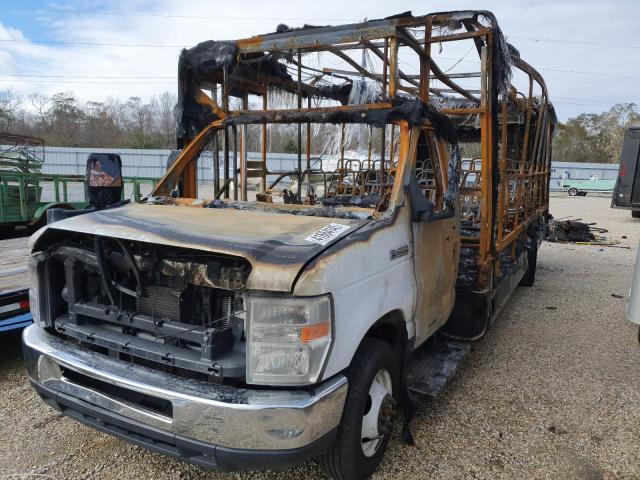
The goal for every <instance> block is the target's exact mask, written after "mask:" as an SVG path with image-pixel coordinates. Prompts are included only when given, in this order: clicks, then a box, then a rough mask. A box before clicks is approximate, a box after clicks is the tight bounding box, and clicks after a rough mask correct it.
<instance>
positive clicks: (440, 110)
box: [155, 11, 556, 338]
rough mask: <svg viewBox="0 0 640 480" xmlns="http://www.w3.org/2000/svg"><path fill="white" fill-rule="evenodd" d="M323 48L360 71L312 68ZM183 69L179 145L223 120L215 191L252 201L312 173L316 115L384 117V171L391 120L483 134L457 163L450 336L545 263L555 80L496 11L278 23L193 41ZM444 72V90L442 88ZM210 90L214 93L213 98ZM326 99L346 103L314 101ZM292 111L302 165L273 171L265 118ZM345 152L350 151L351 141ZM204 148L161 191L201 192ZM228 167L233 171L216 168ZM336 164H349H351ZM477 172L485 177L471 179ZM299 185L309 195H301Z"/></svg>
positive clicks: (389, 166)
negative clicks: (257, 185)
mask: <svg viewBox="0 0 640 480" xmlns="http://www.w3.org/2000/svg"><path fill="white" fill-rule="evenodd" d="M464 40H471V41H473V43H474V45H475V51H476V54H477V56H478V59H479V62H480V68H479V71H478V72H467V73H447V72H445V71H443V69H441V68H440V67H439V66H438V63H437V62H436V59H435V58H434V55H432V47H433V45H434V44H442V43H445V42H460V41H464ZM401 48H406V49H407V50H409V51H410V52H412V53H413V54H415V55H417V57H418V60H419V72H420V73H419V74H418V75H411V74H408V73H406V72H405V71H403V69H402V67H401V65H400V64H401V63H402V60H401V59H400V56H399V51H400V49H401ZM353 51H360V52H362V54H363V58H364V55H365V54H368V55H372V56H373V57H374V58H376V59H377V60H379V61H380V62H381V63H382V70H381V71H377V72H376V71H372V69H368V68H366V67H365V66H364V65H363V64H361V63H359V62H357V61H356V60H354V58H353V57H351V56H350V55H349V52H353ZM311 52H324V53H328V54H331V55H333V56H334V57H335V58H336V59H338V60H340V61H342V62H344V63H346V64H347V65H348V66H349V67H351V68H352V70H344V69H336V68H323V69H318V68H313V67H311V66H308V65H305V64H304V63H303V55H306V54H308V53H311ZM287 64H288V66H287ZM290 70H291V71H292V73H293V74H294V75H291V74H290V73H289V71H290ZM303 72H305V73H306V74H309V75H310V80H309V79H308V80H307V81H305V82H303V81H302V73H303ZM515 72H519V74H520V75H523V76H524V78H525V79H526V82H527V84H528V88H527V89H526V90H525V92H524V93H521V92H519V91H518V90H517V89H516V87H515V86H514V85H512V83H511V78H512V75H513V74H514V73H515ZM178 73H179V103H178V108H177V112H178V113H179V127H178V138H177V143H178V147H179V148H184V147H186V146H189V145H193V144H192V143H191V142H192V141H193V140H199V139H201V138H202V135H203V133H204V132H205V131H206V130H208V129H210V128H212V127H215V128H221V129H222V130H223V132H224V133H223V134H222V135H220V136H218V134H216V141H217V142H219V144H220V145H222V146H223V155H222V158H219V154H218V151H217V150H218V149H216V152H215V154H214V155H215V156H214V176H215V178H214V189H215V194H216V197H217V198H218V197H220V196H222V195H224V197H225V198H229V197H230V185H234V188H233V198H234V199H235V200H238V199H239V200H242V201H245V200H246V199H247V178H251V177H258V178H260V179H261V181H262V185H263V188H265V189H266V186H267V183H266V182H267V176H268V175H270V174H274V173H275V174H281V175H284V174H294V175H295V174H297V176H298V178H299V179H303V178H304V176H305V175H310V174H311V173H310V172H312V165H311V158H312V155H311V130H310V128H311V127H310V126H311V124H312V123H314V122H329V123H337V124H342V131H343V132H344V125H345V123H346V122H360V123H368V124H370V125H375V126H381V127H382V130H383V133H382V135H381V138H380V157H381V161H380V162H379V165H378V171H379V172H378V173H379V174H380V175H381V176H382V177H383V178H384V175H385V170H386V171H387V172H391V171H392V170H393V168H394V165H393V148H394V142H393V135H394V134H393V129H394V125H393V123H392V124H391V125H390V126H389V125H387V123H389V122H394V121H395V122H399V121H406V122H408V123H409V125H410V126H416V125H420V124H421V123H422V122H427V121H428V122H429V123H430V124H431V125H432V126H433V127H434V128H435V130H436V134H437V135H438V136H441V137H443V138H445V139H446V140H447V141H448V142H449V143H452V144H453V143H455V142H456V141H459V142H460V143H461V144H463V145H464V144H472V143H475V144H477V145H478V146H479V158H472V159H470V160H469V161H463V162H462V165H461V168H460V169H459V172H458V173H459V177H460V196H461V206H460V208H461V212H460V214H461V221H462V232H463V235H462V239H461V240H462V250H461V252H462V254H461V261H460V272H459V281H458V286H457V291H458V301H457V302H456V305H457V307H456V309H455V310H454V313H453V314H452V318H451V320H450V322H449V323H448V325H447V326H446V327H445V331H447V332H448V333H449V334H450V335H452V336H456V337H463V338H475V337H479V336H481V335H482V334H483V333H484V331H485V330H486V328H487V326H488V324H489V322H490V319H491V318H492V317H493V316H495V314H496V313H497V312H498V311H499V310H500V308H501V306H502V305H503V304H504V302H505V301H506V299H507V297H508V296H509V293H510V292H511V291H512V290H513V287H514V285H511V284H512V283H513V282H514V281H515V282H516V284H517V282H518V281H520V278H521V277H522V275H517V278H516V277H514V275H510V273H514V272H525V271H527V269H528V264H530V263H535V252H536V251H537V246H538V244H539V242H540V238H541V237H542V233H541V231H542V230H543V229H544V228H545V226H546V216H547V215H548V202H549V189H548V185H549V178H550V176H549V174H550V161H551V139H552V135H553V131H554V127H555V123H556V117H555V112H554V109H553V106H552V104H551V102H550V100H549V95H548V92H547V88H546V85H545V82H544V79H543V78H542V76H541V75H540V74H539V73H538V72H537V71H536V70H535V69H534V68H533V67H532V66H531V65H529V64H528V63H527V62H525V61H524V60H523V59H521V58H520V55H519V52H518V51H517V50H516V49H515V48H514V47H512V46H511V45H509V44H508V43H507V42H506V41H505V39H504V37H503V35H502V32H501V30H500V28H499V26H498V24H497V21H496V19H495V17H494V16H493V14H492V13H490V12H487V11H458V12H444V13H435V14H429V15H425V16H420V17H414V16H412V15H411V14H410V12H407V13H403V14H400V15H396V16H393V17H389V18H385V19H380V20H371V21H367V22H363V23H358V24H351V25H342V26H319V27H318V26H308V25H306V26H304V27H303V28H300V29H290V28H288V27H287V26H285V25H280V26H279V27H278V31H277V32H276V33H273V34H267V35H261V36H256V37H251V38H247V39H242V40H238V41H225V42H216V41H209V42H203V43H201V44H199V45H197V46H196V47H194V48H192V49H189V50H184V51H183V53H182V55H181V57H180V63H179V72H178ZM469 78H478V79H479V82H480V88H479V89H477V90H473V89H470V88H468V87H464V86H462V85H461V84H460V82H459V81H458V80H460V79H469ZM327 79H329V80H328V81H327ZM357 79H366V80H367V81H372V82H377V83H378V84H379V87H380V95H379V96H378V98H376V99H375V101H373V102H369V103H366V104H361V105H357V106H356V105H349V104H348V103H349V96H350V93H351V90H352V89H353V88H354V85H355V81H356V80H357ZM336 80H338V81H339V83H338V82H336ZM322 82H324V84H322V85H321V83H322ZM438 82H439V83H441V84H443V85H444V86H445V87H446V88H439V87H438V85H437V83H438ZM205 90H209V91H211V96H209V95H207V94H205V93H204V91H205ZM274 91H284V92H288V93H290V94H293V95H295V96H296V98H297V105H295V107H296V108H294V109H280V110H269V109H268V106H269V104H270V101H269V98H270V94H271V92H274ZM249 95H257V96H260V97H262V108H261V109H253V110H249V101H248V98H249ZM231 97H236V98H239V99H240V102H241V108H240V109H238V110H233V109H231V108H230V105H231V102H230V99H231ZM314 99H328V100H333V101H336V102H339V103H340V104H341V105H338V106H330V107H320V108H312V107H311V105H312V100H314ZM305 101H306V106H305V105H304V104H305ZM283 122H289V123H293V124H297V125H298V131H297V152H298V161H297V169H296V171H295V172H273V171H271V170H269V169H268V167H267V162H266V159H267V141H266V136H267V133H266V132H267V125H268V124H270V123H283ZM247 124H260V125H261V141H260V147H261V159H260V160H259V161H255V160H253V161H249V160H248V159H247V148H246V145H247V130H246V125H247ZM303 126H305V127H306V134H305V135H304V137H306V145H303V134H302V130H303ZM238 129H239V130H240V132H239V133H238ZM389 130H391V132H389ZM230 131H231V132H230ZM389 133H391V135H388V134H389ZM220 137H222V138H220ZM231 137H233V139H231ZM370 141H371V139H370ZM194 143H198V142H194ZM238 143H239V148H237V145H238ZM389 144H391V145H389ZM231 146H233V148H231ZM232 150H233V156H232V155H231V151H232ZM303 151H304V152H305V157H306V165H304V164H303ZM387 152H389V155H388V157H387V158H385V156H386V153H387ZM340 153H341V161H342V162H345V157H344V147H343V148H341V152H340ZM463 155H464V149H463ZM196 157H197V153H196V152H194V151H193V149H191V150H190V149H189V148H187V149H185V150H183V151H182V153H181V155H179V157H178V158H177V160H176V161H175V162H174V163H173V165H172V166H171V167H170V168H169V170H168V171H167V174H166V175H165V178H164V179H163V181H162V182H161V183H160V185H159V187H158V189H157V190H156V192H155V194H158V195H167V194H169V193H170V191H171V190H172V189H175V188H177V185H178V183H180V187H181V191H180V196H184V197H191V198H195V197H196V196H197V195H196V192H197V169H196V162H195V161H193V160H194V158H196ZM369 157H371V144H369ZM220 162H221V163H222V165H220ZM220 166H222V170H223V172H224V175H223V179H220V178H218V175H217V174H218V172H219V171H220ZM338 166H339V167H342V168H343V169H344V167H345V165H344V163H342V164H339V165H338ZM374 169H375V165H374ZM238 174H240V184H238V178H239V177H238ZM470 176H472V177H473V181H468V180H469V178H470ZM301 190H302V189H301V188H299V189H298V192H297V195H298V198H297V202H298V203H299V202H301V200H302V199H301ZM294 202H295V201H294ZM376 210H378V209H376ZM533 268H535V267H533ZM505 279H506V280H507V281H506V282H503V280H505Z"/></svg>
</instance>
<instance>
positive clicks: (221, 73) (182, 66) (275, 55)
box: [176, 10, 519, 147]
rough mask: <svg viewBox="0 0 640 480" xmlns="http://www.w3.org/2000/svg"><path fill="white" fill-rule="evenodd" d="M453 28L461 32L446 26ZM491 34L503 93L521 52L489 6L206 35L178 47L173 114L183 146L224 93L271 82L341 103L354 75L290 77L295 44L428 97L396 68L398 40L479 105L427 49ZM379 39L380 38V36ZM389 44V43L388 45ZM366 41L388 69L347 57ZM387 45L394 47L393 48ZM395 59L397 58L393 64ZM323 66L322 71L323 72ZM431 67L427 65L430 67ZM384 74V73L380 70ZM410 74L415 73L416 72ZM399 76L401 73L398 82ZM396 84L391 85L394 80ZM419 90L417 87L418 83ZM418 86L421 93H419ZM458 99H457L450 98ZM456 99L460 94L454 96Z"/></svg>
mask: <svg viewBox="0 0 640 480" xmlns="http://www.w3.org/2000/svg"><path fill="white" fill-rule="evenodd" d="M425 26H428V27H429V30H430V31H431V30H433V29H434V28H435V29H437V30H439V31H440V33H441V34H440V35H437V36H431V37H430V38H429V39H428V42H427V41H426V40H427V37H426V36H425V38H422V39H420V38H416V36H414V34H413V33H412V32H411V29H416V28H425ZM456 30H464V31H463V32H461V33H455V34H447V32H453V31H456ZM489 32H490V33H491V34H492V38H493V39H494V42H495V43H496V49H495V52H496V54H495V55H494V58H493V70H494V72H493V73H494V81H495V83H496V85H497V88H498V90H499V91H500V92H501V94H502V95H506V94H507V92H508V91H509V88H510V79H511V65H512V64H513V62H512V59H513V58H514V57H515V58H518V56H519V55H518V52H517V50H516V49H515V48H513V47H511V46H510V45H508V44H507V42H506V41H505V39H504V36H503V35H502V32H501V30H500V27H499V26H498V23H497V20H496V18H495V16H494V15H493V14H492V13H491V12H488V11H483V10H479V11H473V10H468V11H455V12H440V13H434V14H430V15H424V16H418V17H414V16H413V15H411V12H405V13H401V14H398V15H394V16H391V17H387V18H384V19H378V20H369V21H366V22H362V23H354V24H348V25H340V26H311V25H305V26H304V27H302V28H298V29H291V28H289V27H287V26H286V25H279V26H278V29H277V31H276V33H270V34H266V35H260V36H254V37H251V38H246V39H242V40H236V41H212V40H210V41H206V42H202V43H200V44H198V45H196V46H195V47H193V48H191V49H188V50H186V49H185V50H183V52H182V54H181V56H180V61H179V67H178V77H179V88H178V94H179V101H178V105H177V108H176V115H177V116H178V119H179V128H178V147H184V146H185V145H186V144H187V143H188V142H189V141H190V140H192V139H193V138H195V136H196V135H197V133H198V132H200V131H201V130H202V129H203V128H204V127H205V126H206V125H208V124H210V123H211V122H212V121H215V120H216V119H220V118H222V117H223V116H225V114H226V113H227V112H228V110H229V108H228V107H229V106H228V96H229V95H230V96H235V97H243V95H244V94H256V95H264V94H265V93H266V90H267V89H269V88H273V87H276V88H278V89H281V90H283V91H286V92H289V93H293V94H299V95H300V96H301V97H302V98H308V97H309V96H312V97H321V98H327V99H333V100H336V101H339V102H341V103H342V104H343V105H346V103H347V102H348V98H349V93H350V91H351V88H352V85H353V80H352V79H351V78H349V77H345V76H342V77H340V76H336V74H335V73H334V72H324V73H325V74H328V73H330V74H331V76H332V78H334V79H335V78H342V79H343V80H344V81H343V83H341V84H336V83H331V84H330V85H316V84H315V83H314V82H308V83H304V82H300V81H297V80H296V79H294V78H292V76H291V75H290V74H289V72H288V71H287V66H286V65H285V64H284V63H281V60H284V61H285V62H287V63H289V64H291V65H294V66H296V67H298V68H305V69H306V70H309V69H307V68H306V67H305V66H304V65H299V64H298V62H299V60H296V59H295V58H294V52H296V53H300V52H314V51H327V52H331V53H333V54H335V55H336V56H337V57H339V58H340V59H342V60H343V61H345V62H346V63H348V64H349V65H350V66H352V67H353V68H354V69H355V72H351V73H358V74H360V75H362V77H363V78H368V79H371V80H374V81H377V82H380V83H387V82H388V83H389V84H390V85H389V87H390V91H389V95H386V97H387V98H386V99H384V98H383V99H381V100H383V101H384V100H387V101H388V100H390V99H393V98H395V97H396V96H397V94H398V93H399V92H398V90H402V91H405V92H406V93H410V94H413V96H414V97H415V96H418V97H420V98H421V99H422V100H423V101H427V100H428V93H426V92H425V86H424V85H423V86H422V87H421V85H420V81H419V79H415V78H411V77H412V76H411V75H407V74H405V73H404V72H403V71H402V70H400V68H398V65H397V61H393V58H391V57H393V56H394V55H393V51H394V50H397V48H398V45H399V44H402V45H403V46H408V47H409V48H411V49H412V50H413V51H415V52H416V53H417V54H418V55H420V56H421V57H424V58H425V59H427V60H428V62H427V63H428V65H427V67H428V69H429V70H430V73H431V75H433V78H434V79H437V80H439V81H441V82H442V83H443V84H445V85H446V86H447V87H449V89H450V91H452V92H454V93H456V94H459V95H461V96H462V97H463V98H464V99H466V100H467V101H468V102H467V103H466V106H467V107H469V106H476V105H478V104H479V103H480V101H481V99H480V98H478V97H477V96H476V95H474V94H473V93H471V92H469V91H468V90H467V89H465V88H463V87H461V86H459V85H458V84H457V83H456V82H455V81H454V80H453V78H454V77H455V75H447V74H446V73H444V72H443V71H442V70H441V69H440V68H439V67H438V65H437V63H436V62H435V61H434V59H433V57H432V56H431V55H430V52H429V51H428V49H427V45H430V44H432V43H438V42H446V41H455V40H463V39H473V40H474V42H475V43H476V47H477V49H478V53H479V55H480V51H481V49H482V46H483V45H485V44H486V40H485V39H484V38H483V35H485V34H487V33H489ZM381 40H384V41H381ZM392 43H394V44H395V45H391V44H392ZM385 45H386V46H385ZM363 48H364V49H367V50H368V51H370V52H371V53H372V54H373V55H375V56H376V57H378V58H380V59H383V60H384V61H385V67H386V66H387V64H388V67H389V70H391V69H395V70H396V71H397V77H398V78H394V77H395V76H396V75H394V72H393V71H389V72H386V69H385V72H384V73H383V74H382V75H376V74H374V73H373V72H369V71H367V70H366V69H364V68H363V67H362V66H361V65H360V64H358V63H357V62H355V61H354V60H353V59H352V58H351V57H349V56H348V55H347V54H346V53H345V51H347V50H352V49H363ZM389 50H392V51H391V52H390V53H389V52H388V51H389ZM392 63H394V65H392ZM320 73H322V72H320ZM428 73H429V72H427V75H428ZM382 77H385V78H382ZM413 77H415V75H414V76H413ZM399 80H403V81H404V82H405V84H402V83H401V82H400V81H399ZM392 83H393V84H394V85H393V86H392V85H391V84H392ZM217 84H222V85H224V90H225V91H224V94H223V97H224V98H223V99H222V105H219V104H218V102H217V99H215V98H214V99H213V100H212V99H209V98H208V97H207V96H206V95H205V94H204V93H203V92H202V90H207V89H209V90H210V89H213V88H215V86H216V85H217ZM416 90H420V91H416ZM430 90H431V93H433V94H434V95H436V96H438V97H440V99H439V101H437V102H435V103H436V104H438V105H440V106H443V105H446V103H447V99H446V98H445V97H446V96H445V95H443V93H442V92H439V91H438V90H437V89H430ZM416 93H418V95H416ZM450 101H451V102H452V103H453V104H455V100H454V99H451V100H450ZM458 103H459V101H458Z"/></svg>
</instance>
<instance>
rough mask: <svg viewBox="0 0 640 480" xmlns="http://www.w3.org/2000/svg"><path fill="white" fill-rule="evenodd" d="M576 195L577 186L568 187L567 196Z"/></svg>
mask: <svg viewBox="0 0 640 480" xmlns="http://www.w3.org/2000/svg"><path fill="white" fill-rule="evenodd" d="M576 195H578V189H577V188H570V189H569V196H570V197H575V196H576Z"/></svg>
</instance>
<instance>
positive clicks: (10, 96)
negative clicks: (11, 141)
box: [0, 89, 22, 131]
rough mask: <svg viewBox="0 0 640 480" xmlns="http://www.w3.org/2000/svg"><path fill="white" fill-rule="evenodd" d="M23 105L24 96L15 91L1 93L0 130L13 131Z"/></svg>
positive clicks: (9, 90)
mask: <svg viewBox="0 0 640 480" xmlns="http://www.w3.org/2000/svg"><path fill="white" fill-rule="evenodd" d="M21 105H22V96H21V95H19V94H18V93H17V92H16V91H15V90H12V89H8V90H3V91H0V130H5V131H6V130H10V129H11V127H12V126H13V123H14V122H15V120H16V117H17V115H18V112H19V110H20V107H21Z"/></svg>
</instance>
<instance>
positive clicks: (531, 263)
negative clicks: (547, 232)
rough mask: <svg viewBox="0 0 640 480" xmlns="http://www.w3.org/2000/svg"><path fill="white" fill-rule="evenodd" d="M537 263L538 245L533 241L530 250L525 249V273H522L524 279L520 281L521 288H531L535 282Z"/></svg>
mask: <svg viewBox="0 0 640 480" xmlns="http://www.w3.org/2000/svg"><path fill="white" fill-rule="evenodd" d="M537 262H538V244H537V243H536V241H535V240H534V241H533V246H532V248H529V249H527V263H528V267H527V271H526V272H524V277H522V279H521V280H520V285H522V286H523V287H532V286H533V284H534V283H535V281H536V263H537Z"/></svg>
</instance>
